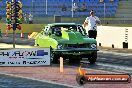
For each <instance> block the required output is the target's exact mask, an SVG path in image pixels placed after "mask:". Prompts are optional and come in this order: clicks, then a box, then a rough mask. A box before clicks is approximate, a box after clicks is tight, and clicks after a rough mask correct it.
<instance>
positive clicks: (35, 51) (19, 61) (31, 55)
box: [0, 48, 50, 66]
mask: <svg viewBox="0 0 132 88" xmlns="http://www.w3.org/2000/svg"><path fill="white" fill-rule="evenodd" d="M42 65H50V48H28V49H24V48H23V49H10V50H0V66H42Z"/></svg>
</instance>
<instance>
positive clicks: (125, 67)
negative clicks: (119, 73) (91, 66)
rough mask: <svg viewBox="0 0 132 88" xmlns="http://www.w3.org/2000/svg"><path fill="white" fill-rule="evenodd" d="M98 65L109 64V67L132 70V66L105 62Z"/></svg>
mask: <svg viewBox="0 0 132 88" xmlns="http://www.w3.org/2000/svg"><path fill="white" fill-rule="evenodd" d="M98 65H101V66H107V67H113V68H115V69H121V70H132V68H130V67H127V66H121V65H113V64H104V63H98Z"/></svg>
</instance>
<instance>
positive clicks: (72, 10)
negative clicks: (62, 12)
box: [72, 0, 74, 18]
mask: <svg viewBox="0 0 132 88" xmlns="http://www.w3.org/2000/svg"><path fill="white" fill-rule="evenodd" d="M73 1H74V0H72V18H73V15H74V13H73Z"/></svg>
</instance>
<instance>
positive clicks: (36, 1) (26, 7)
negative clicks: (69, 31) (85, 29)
mask: <svg viewBox="0 0 132 88" xmlns="http://www.w3.org/2000/svg"><path fill="white" fill-rule="evenodd" d="M47 1H48V2H47V6H48V8H47V12H48V13H47V14H46V0H22V3H23V12H24V13H30V12H33V15H34V16H54V15H62V16H72V12H71V8H72V0H47ZM74 2H76V3H77V5H78V6H79V7H81V6H82V4H83V3H85V4H86V6H87V11H86V12H76V13H74V16H76V17H78V16H79V17H80V16H86V15H88V14H89V13H88V12H89V11H90V10H95V12H96V15H97V16H99V17H104V14H105V17H114V16H115V14H116V11H117V7H118V2H119V0H114V2H110V1H109V0H105V3H101V2H99V0H74ZM63 4H65V5H66V6H67V11H66V12H62V11H61V7H62V6H63ZM0 6H1V8H0V14H1V15H2V16H5V14H6V9H5V6H6V0H2V1H1V2H0ZM104 6H105V9H104Z"/></svg>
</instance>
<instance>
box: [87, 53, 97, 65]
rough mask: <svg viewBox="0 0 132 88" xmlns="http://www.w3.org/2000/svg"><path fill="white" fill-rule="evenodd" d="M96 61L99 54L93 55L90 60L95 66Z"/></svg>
mask: <svg viewBox="0 0 132 88" xmlns="http://www.w3.org/2000/svg"><path fill="white" fill-rule="evenodd" d="M96 59H97V52H94V53H92V54H91V55H90V57H89V58H88V60H89V62H90V64H95V62H96Z"/></svg>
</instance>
